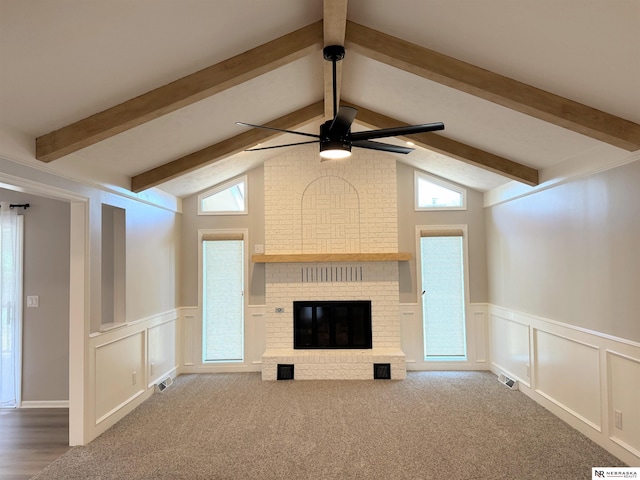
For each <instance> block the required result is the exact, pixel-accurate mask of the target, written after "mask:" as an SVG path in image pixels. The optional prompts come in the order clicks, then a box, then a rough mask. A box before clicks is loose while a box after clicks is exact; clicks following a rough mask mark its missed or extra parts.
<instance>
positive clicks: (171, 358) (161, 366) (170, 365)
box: [147, 319, 177, 388]
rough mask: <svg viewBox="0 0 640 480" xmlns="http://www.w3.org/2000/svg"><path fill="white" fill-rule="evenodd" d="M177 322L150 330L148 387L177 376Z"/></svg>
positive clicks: (172, 321) (169, 322)
mask: <svg viewBox="0 0 640 480" xmlns="http://www.w3.org/2000/svg"><path fill="white" fill-rule="evenodd" d="M176 322H177V320H176V319H174V320H170V321H168V322H165V323H161V324H160V325H156V326H154V327H151V328H149V355H148V356H149V365H148V366H149V383H148V385H147V387H149V388H151V387H153V385H155V384H156V383H158V382H159V381H162V380H163V379H165V378H166V377H167V376H169V375H171V374H172V373H174V374H175V371H176V368H177V364H176V348H175V345H176V336H177V330H176V328H177V326H176Z"/></svg>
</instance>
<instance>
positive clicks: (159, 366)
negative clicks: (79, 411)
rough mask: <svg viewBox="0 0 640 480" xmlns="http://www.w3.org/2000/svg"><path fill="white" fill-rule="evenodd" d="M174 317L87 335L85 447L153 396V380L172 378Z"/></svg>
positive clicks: (154, 318) (156, 317)
mask: <svg viewBox="0 0 640 480" xmlns="http://www.w3.org/2000/svg"><path fill="white" fill-rule="evenodd" d="M178 318H179V317H178V312H177V311H176V310H171V311H169V312H165V313H161V314H158V315H153V316H150V317H147V318H143V319H140V320H138V321H135V322H128V323H126V324H124V325H122V326H120V327H118V328H115V329H112V330H109V331H106V332H100V333H93V334H91V335H90V338H89V368H88V371H87V379H88V392H89V393H88V395H89V401H88V405H89V408H88V412H87V418H89V419H90V421H89V422H88V425H87V426H86V428H85V430H86V432H85V441H86V442H87V443H88V442H90V441H91V440H93V439H94V438H96V437H97V436H98V435H100V434H102V433H103V432H104V431H106V430H107V429H108V428H110V427H111V426H113V425H114V424H115V423H116V422H118V421H119V420H121V419H122V418H123V417H124V416H125V415H127V414H128V413H130V412H131V411H133V409H134V408H136V407H137V406H138V405H140V404H141V403H142V402H144V400H146V399H147V398H149V397H150V396H151V395H153V393H154V383H155V381H156V380H158V379H161V378H162V379H164V378H166V377H167V376H172V377H175V376H176V375H177V374H178V366H177V364H176V359H177V358H178V355H177V352H178V349H177V346H178V343H177V342H178V336H177V333H178ZM152 364H153V368H152Z"/></svg>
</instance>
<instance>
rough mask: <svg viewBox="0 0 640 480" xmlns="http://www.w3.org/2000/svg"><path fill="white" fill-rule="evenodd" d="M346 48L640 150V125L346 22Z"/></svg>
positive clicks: (603, 139) (560, 124)
mask: <svg viewBox="0 0 640 480" xmlns="http://www.w3.org/2000/svg"><path fill="white" fill-rule="evenodd" d="M345 46H346V47H347V49H348V50H351V51H354V52H356V53H359V54H361V55H364V56H366V57H369V58H372V59H374V60H377V61H379V62H382V63H385V64H387V65H391V66H393V67H396V68H399V69H401V70H404V71H407V72H410V73H413V74H415V75H419V76H421V77H423V78H426V79H428V80H432V81H434V82H438V83H441V84H443V85H446V86H448V87H451V88H455V89H457V90H461V91H463V92H466V93H469V94H472V95H475V96H477V97H480V98H483V99H485V100H489V101H491V102H494V103H497V104H499V105H502V106H504V107H507V108H510V109H512V110H516V111H518V112H521V113H525V114H527V115H531V116H532V117H535V118H538V119H540V120H544V121H546V122H549V123H552V124H554V125H557V126H560V127H563V128H567V129H569V130H572V131H574V132H577V133H580V134H582V135H586V136H588V137H591V138H594V139H596V140H599V141H602V142H605V143H608V144H610V145H614V146H616V147H619V148H623V149H625V150H628V151H635V150H638V149H640V125H639V124H637V123H634V122H631V121H629V120H626V119H623V118H620V117H616V116H614V115H611V114H608V113H606V112H602V111H600V110H596V109H595V108H592V107H589V106H587V105H583V104H581V103H578V102H574V101H572V100H569V99H567V98H563V97H561V96H559V95H555V94H553V93H549V92H546V91H544V90H540V89H538V88H535V87H532V86H530V85H527V84H525V83H522V82H519V81H517V80H513V79H511V78H508V77H505V76H502V75H499V74H497V73H493V72H491V71H489V70H485V69H482V68H479V67H476V66H474V65H471V64H469V63H466V62H462V61H460V60H457V59H455V58H452V57H449V56H446V55H443V54H441V53H438V52H435V51H433V50H429V49H427V48H424V47H421V46H419V45H416V44H413V43H409V42H407V41H405V40H401V39H399V38H396V37H392V36H391V35H387V34H384V33H382V32H379V31H376V30H373V29H371V28H368V27H365V26H362V25H359V24H357V23H353V22H351V21H347V31H346V37H345Z"/></svg>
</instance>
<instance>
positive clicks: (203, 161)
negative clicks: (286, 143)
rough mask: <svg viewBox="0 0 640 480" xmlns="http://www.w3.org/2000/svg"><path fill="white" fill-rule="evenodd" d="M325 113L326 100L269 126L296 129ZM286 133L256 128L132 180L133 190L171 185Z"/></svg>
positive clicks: (153, 169)
mask: <svg viewBox="0 0 640 480" xmlns="http://www.w3.org/2000/svg"><path fill="white" fill-rule="evenodd" d="M323 110H324V102H323V101H322V100H320V101H318V102H316V103H312V104H311V105H308V106H306V107H304V108H301V109H300V110H296V111H295V112H292V113H289V114H287V115H284V116H282V117H280V118H277V119H275V120H273V121H271V122H269V123H267V124H265V125H266V126H269V127H273V128H280V129H283V130H294V129H296V128H298V127H300V126H302V125H304V124H306V123H309V122H311V121H313V120H316V119H318V118H321V117H322V115H323ZM279 135H282V133H280V132H277V131H274V130H266V129H262V128H252V129H250V130H247V131H246V132H243V133H241V134H239V135H236V136H234V137H231V138H228V139H226V140H223V141H221V142H219V143H216V144H214V145H211V146H209V147H206V148H203V149H202V150H199V151H197V152H193V153H191V154H189V155H186V156H184V157H181V158H178V159H176V160H173V161H171V162H169V163H165V164H164V165H160V166H158V167H155V168H152V169H151V170H147V171H146V172H142V173H140V174H138V175H135V176H134V177H132V178H131V191H132V192H135V193H139V192H141V191H143V190H147V189H148V188H151V187H155V186H157V185H160V184H161V183H164V182H168V181H169V180H172V179H174V178H177V177H179V176H181V175H184V174H185V173H189V172H192V171H194V170H197V169H199V168H202V167H204V166H206V165H210V164H212V163H215V162H217V161H219V160H222V159H224V158H227V157H229V156H230V155H234V154H236V153H239V152H241V151H243V150H246V149H248V148H251V147H253V146H255V145H257V144H258V143H261V142H266V141H267V140H270V139H272V138H275V137H277V136H279Z"/></svg>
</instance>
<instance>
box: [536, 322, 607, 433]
mask: <svg viewBox="0 0 640 480" xmlns="http://www.w3.org/2000/svg"><path fill="white" fill-rule="evenodd" d="M533 341H534V351H535V356H534V358H535V372H536V373H535V388H536V391H537V392H538V393H540V394H541V395H544V396H546V397H547V398H548V399H549V400H551V401H552V402H554V403H557V404H558V405H559V406H561V407H562V408H564V409H566V410H567V411H569V412H571V413H572V414H574V415H576V416H577V417H579V418H581V419H582V420H583V421H584V422H586V423H587V424H589V425H591V426H592V427H593V428H595V429H596V430H598V431H600V410H601V406H600V374H599V372H600V366H599V351H598V348H597V347H594V346H592V345H587V344H584V343H582V342H577V341H575V340H571V339H568V338H564V337H561V336H558V335H554V334H551V333H547V332H545V331H542V330H538V329H533Z"/></svg>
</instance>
